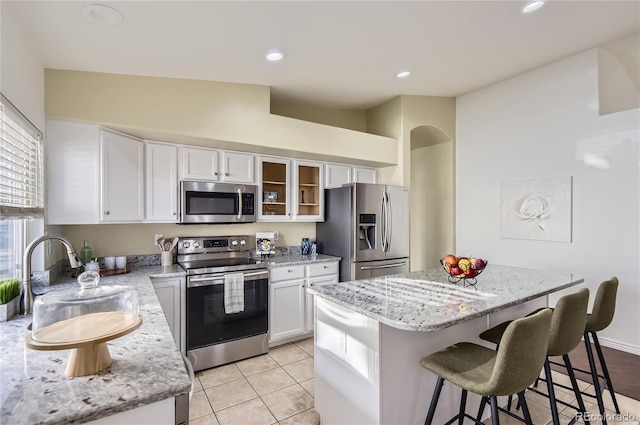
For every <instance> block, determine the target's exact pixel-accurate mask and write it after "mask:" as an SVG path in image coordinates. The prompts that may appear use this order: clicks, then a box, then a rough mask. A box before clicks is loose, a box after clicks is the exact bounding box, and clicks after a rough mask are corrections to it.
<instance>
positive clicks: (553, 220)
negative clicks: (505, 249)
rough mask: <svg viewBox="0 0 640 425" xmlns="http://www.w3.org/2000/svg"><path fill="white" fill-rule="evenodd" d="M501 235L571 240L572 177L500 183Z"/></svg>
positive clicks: (506, 236) (517, 237) (516, 237)
mask: <svg viewBox="0 0 640 425" xmlns="http://www.w3.org/2000/svg"><path fill="white" fill-rule="evenodd" d="M500 195H501V196H500V198H501V208H500V236H501V237H503V238H509V239H533V240H540V241H554V242H571V205H572V177H570V176H569V177H554V178H545V179H531V180H516V181H505V182H502V184H501V194H500Z"/></svg>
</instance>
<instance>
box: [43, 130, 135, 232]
mask: <svg viewBox="0 0 640 425" xmlns="http://www.w3.org/2000/svg"><path fill="white" fill-rule="evenodd" d="M46 136H47V138H46V142H45V146H46V155H47V181H46V187H47V222H48V224H97V223H113V222H121V223H125V222H126V223H131V222H140V221H142V220H143V219H144V179H143V170H144V164H143V154H144V144H143V142H142V141H141V140H139V139H137V138H135V137H131V136H127V135H124V134H120V133H115V132H111V131H107V130H103V129H100V128H98V127H96V126H92V125H85V124H77V123H70V122H63V121H47V133H46Z"/></svg>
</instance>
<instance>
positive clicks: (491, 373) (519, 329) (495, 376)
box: [420, 309, 552, 425]
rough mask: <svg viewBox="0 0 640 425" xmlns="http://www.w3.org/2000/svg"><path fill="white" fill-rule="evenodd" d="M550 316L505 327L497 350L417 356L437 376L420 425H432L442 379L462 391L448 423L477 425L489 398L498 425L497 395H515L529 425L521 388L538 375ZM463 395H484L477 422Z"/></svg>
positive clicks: (457, 347)
mask: <svg viewBox="0 0 640 425" xmlns="http://www.w3.org/2000/svg"><path fill="white" fill-rule="evenodd" d="M551 316H552V313H551V310H549V309H544V310H543V311H540V312H538V313H536V314H533V315H531V316H529V317H524V318H522V319H517V320H514V321H513V322H511V323H510V324H509V325H508V326H507V327H506V329H505V331H504V334H503V336H502V343H501V344H500V347H498V350H491V349H489V348H487V347H484V346H481V345H478V344H473V343H469V342H460V343H458V344H454V345H451V346H449V347H447V348H445V349H444V350H441V351H438V352H435V353H433V354H431V355H429V356H426V357H424V358H422V359H421V360H420V366H422V367H423V368H425V369H427V370H429V371H431V372H433V373H435V374H436V375H438V381H437V383H436V387H435V389H434V392H433V397H432V398H431V404H430V405H429V411H428V413H427V419H426V420H425V425H430V424H431V423H432V422H433V416H434V413H435V410H436V406H437V404H438V399H439V398H440V391H441V390H442V386H443V384H444V381H445V380H446V381H449V382H451V383H452V384H454V385H456V386H458V387H460V388H461V389H462V397H461V399H460V411H459V413H458V414H457V415H456V416H454V417H453V418H452V419H450V420H449V421H448V422H447V425H448V424H451V423H452V422H453V421H455V420H456V419H457V420H458V421H459V424H462V423H463V422H464V419H465V418H468V419H471V420H473V421H474V422H475V423H476V424H479V425H482V422H480V418H481V417H482V411H483V408H484V405H485V403H486V398H485V397H488V398H489V401H490V404H491V423H492V424H493V425H499V424H500V420H499V417H498V400H497V396H505V395H511V394H518V398H519V400H520V403H521V405H522V410H523V413H524V416H525V420H526V423H527V424H529V425H532V424H533V423H532V421H531V415H530V414H529V410H528V408H527V402H526V400H525V397H524V390H525V389H526V388H527V387H528V386H529V385H531V383H533V381H534V380H535V379H536V377H537V376H538V375H539V374H540V370H541V369H542V365H543V364H544V359H545V357H546V354H547V343H548V341H549V327H550V324H551ZM468 391H471V392H473V393H475V394H478V395H481V396H482V397H483V399H482V400H483V403H481V405H480V410H479V412H478V416H477V419H476V418H473V417H472V416H470V415H469V414H467V413H466V410H465V409H466V401H467V392H468Z"/></svg>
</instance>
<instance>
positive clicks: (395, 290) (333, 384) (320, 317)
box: [308, 265, 584, 425]
mask: <svg viewBox="0 0 640 425" xmlns="http://www.w3.org/2000/svg"><path fill="white" fill-rule="evenodd" d="M477 279H478V282H477V284H476V285H475V286H465V285H464V284H463V282H459V283H451V282H449V281H448V279H447V275H446V273H445V272H444V271H443V270H442V269H441V268H437V269H430V270H425V271H418V272H411V273H406V274H400V275H393V276H386V277H380V278H375V279H364V280H358V281H353V282H340V283H337V284H333V285H325V286H321V287H313V288H309V289H308V291H309V293H311V294H313V295H315V297H316V324H315V345H316V346H315V403H316V405H315V409H316V410H317V411H318V413H320V416H321V420H322V424H323V425H328V424H398V425H400V424H420V423H424V419H425V417H426V413H427V409H428V405H429V401H430V400H431V395H432V393H433V389H434V387H435V382H436V376H435V375H433V374H432V373H430V372H428V371H426V370H425V369H423V368H422V367H420V365H419V363H418V362H419V360H420V359H421V358H422V357H424V356H426V355H428V354H430V353H433V352H435V351H438V350H440V349H442V348H444V347H446V346H449V345H451V344H454V343H456V342H459V341H470V342H476V343H481V341H480V340H479V338H478V334H480V332H482V331H484V330H486V329H488V328H489V327H492V326H494V325H496V324H498V323H500V322H502V321H504V320H508V319H514V318H519V317H523V316H525V315H526V314H528V313H529V312H531V311H532V310H533V309H535V308H538V307H544V306H547V297H546V296H547V295H548V294H550V293H552V292H555V291H558V290H561V289H564V288H568V287H571V286H573V285H577V284H579V283H582V282H583V281H584V280H583V279H581V278H577V277H575V276H573V275H572V274H569V273H566V274H562V273H549V272H544V271H540V270H531V269H523V268H516V267H508V266H499V265H488V266H487V268H486V269H485V270H484V272H483V273H482V274H480V275H479V276H478V278H477ZM459 400H460V390H459V389H458V388H456V387H454V386H453V385H450V384H448V385H445V386H444V388H443V390H442V393H441V396H440V402H439V404H438V409H437V411H436V416H435V418H434V423H444V422H445V421H446V420H448V419H449V418H451V417H453V416H454V415H455V413H456V412H457V410H458V408H459ZM478 403H479V397H477V396H476V397H472V394H469V399H468V402H467V407H468V409H469V411H472V412H473V411H474V409H477V404H478ZM476 411H477V410H476Z"/></svg>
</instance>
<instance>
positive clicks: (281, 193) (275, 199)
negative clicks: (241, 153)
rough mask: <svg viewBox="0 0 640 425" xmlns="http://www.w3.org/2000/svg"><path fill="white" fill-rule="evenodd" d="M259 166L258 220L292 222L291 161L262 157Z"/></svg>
mask: <svg viewBox="0 0 640 425" xmlns="http://www.w3.org/2000/svg"><path fill="white" fill-rule="evenodd" d="M258 166H259V170H258V171H259V172H258V176H259V179H260V180H259V182H260V194H259V204H260V208H259V209H258V219H259V220H262V221H269V220H274V221H283V220H290V219H291V207H290V203H289V201H290V199H289V186H290V178H289V176H290V171H289V167H290V161H289V160H287V159H283V158H274V157H260V159H259V161H258Z"/></svg>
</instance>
